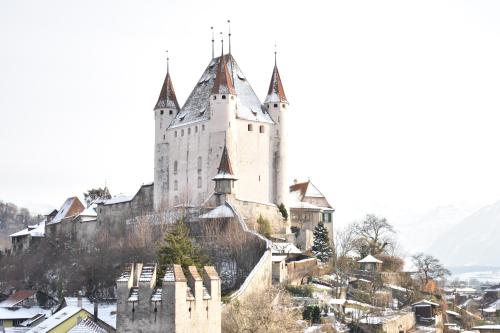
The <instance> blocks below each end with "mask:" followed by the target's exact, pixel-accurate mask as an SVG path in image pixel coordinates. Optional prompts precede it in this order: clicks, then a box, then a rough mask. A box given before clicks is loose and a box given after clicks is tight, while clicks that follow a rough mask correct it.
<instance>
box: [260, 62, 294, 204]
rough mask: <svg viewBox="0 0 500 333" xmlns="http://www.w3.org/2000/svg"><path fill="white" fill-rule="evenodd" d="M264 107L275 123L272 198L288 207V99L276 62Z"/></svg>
mask: <svg viewBox="0 0 500 333" xmlns="http://www.w3.org/2000/svg"><path fill="white" fill-rule="evenodd" d="M264 104H265V105H266V108H267V110H268V112H269V114H270V115H271V117H272V118H273V120H274V122H275V123H276V126H275V129H274V134H273V137H272V140H273V142H274V147H273V149H274V154H273V155H274V156H273V157H272V160H273V172H274V174H275V177H273V179H274V180H275V184H274V189H275V191H274V196H273V197H274V200H275V203H276V204H277V205H279V204H281V203H283V204H284V205H285V207H286V208H287V209H288V204H287V201H288V200H287V199H288V183H287V182H288V175H287V168H286V165H287V143H286V119H287V112H288V100H287V98H286V95H285V90H284V89H283V84H282V83H281V78H280V74H279V71H278V66H277V65H276V62H275V64H274V69H273V74H272V76H271V82H270V84H269V90H268V92H267V96H266V100H265V102H264Z"/></svg>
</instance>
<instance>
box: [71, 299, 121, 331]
mask: <svg viewBox="0 0 500 333" xmlns="http://www.w3.org/2000/svg"><path fill="white" fill-rule="evenodd" d="M64 300H65V301H66V304H67V305H68V306H73V307H76V306H77V305H78V298H77V297H65V298H64ZM82 308H83V309H85V310H86V311H87V312H89V313H94V303H92V302H91V301H90V300H89V299H88V298H87V297H83V298H82ZM97 316H98V318H99V319H100V320H102V321H103V322H105V323H106V324H108V325H109V326H111V327H113V328H116V303H99V308H98V315H97Z"/></svg>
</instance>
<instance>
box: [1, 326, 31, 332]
mask: <svg viewBox="0 0 500 333" xmlns="http://www.w3.org/2000/svg"><path fill="white" fill-rule="evenodd" d="M29 329H30V327H4V330H5V333H24V332H27V331H28V330H29Z"/></svg>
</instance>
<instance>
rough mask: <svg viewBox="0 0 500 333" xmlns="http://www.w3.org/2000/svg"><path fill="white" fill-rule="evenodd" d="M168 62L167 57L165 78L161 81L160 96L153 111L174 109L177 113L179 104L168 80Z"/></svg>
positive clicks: (172, 86) (170, 80) (169, 79)
mask: <svg viewBox="0 0 500 333" xmlns="http://www.w3.org/2000/svg"><path fill="white" fill-rule="evenodd" d="M167 54H168V51H167ZM169 62H170V58H169V57H167V75H166V76H165V81H163V86H162V87H161V91H160V96H158V101H157V102H156V105H155V108H154V109H155V110H157V109H163V108H169V109H175V110H177V111H178V110H180V108H179V103H177V97H176V96H175V91H174V85H173V84H172V79H171V78H170V68H169Z"/></svg>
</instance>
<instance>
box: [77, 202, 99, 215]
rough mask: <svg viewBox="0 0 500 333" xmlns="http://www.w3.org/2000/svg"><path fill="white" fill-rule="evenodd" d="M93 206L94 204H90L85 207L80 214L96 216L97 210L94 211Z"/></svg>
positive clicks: (94, 206)
mask: <svg viewBox="0 0 500 333" xmlns="http://www.w3.org/2000/svg"><path fill="white" fill-rule="evenodd" d="M95 208H96V205H95V204H94V205H92V206H90V207H87V208H85V210H84V211H83V212H81V213H80V216H92V217H97V212H96V210H95Z"/></svg>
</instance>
